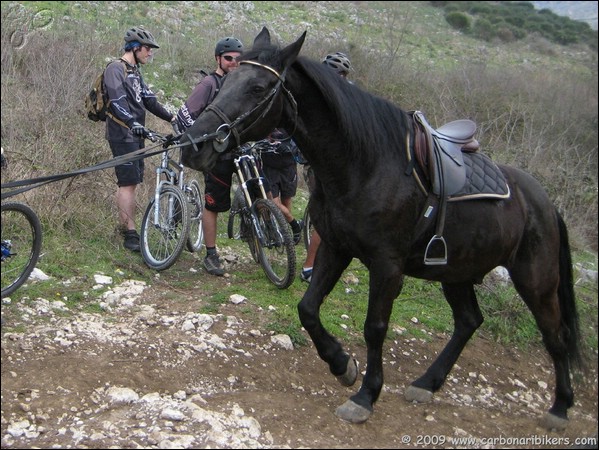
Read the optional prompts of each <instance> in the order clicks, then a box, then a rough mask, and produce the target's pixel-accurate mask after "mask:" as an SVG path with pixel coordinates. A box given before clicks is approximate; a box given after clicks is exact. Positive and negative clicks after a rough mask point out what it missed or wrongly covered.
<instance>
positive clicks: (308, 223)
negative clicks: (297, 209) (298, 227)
mask: <svg viewBox="0 0 599 450" xmlns="http://www.w3.org/2000/svg"><path fill="white" fill-rule="evenodd" d="M313 230H314V225H312V220H311V219H310V201H308V204H307V205H306V210H305V211H304V228H302V235H303V238H304V245H305V247H306V251H308V248H309V247H310V241H311V239H312V231H313Z"/></svg>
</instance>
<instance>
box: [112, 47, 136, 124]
mask: <svg viewBox="0 0 599 450" xmlns="http://www.w3.org/2000/svg"><path fill="white" fill-rule="evenodd" d="M113 62H120V63H122V66H123V72H124V73H125V78H127V73H133V70H132V69H131V70H128V69H127V62H126V61H125V60H123V58H119V59H114V60H112V61H110V62H109V63H108V64H106V67H108V66H109V65H110V64H112V63H113ZM110 103H112V100H110V99H108V103H107V104H106V108H107V110H106V116H107V117H110V118H111V119H112V120H114V121H115V122H116V123H118V124H119V125H120V126H122V127H125V128H127V129H129V127H128V126H127V124H126V123H125V122H123V121H122V120H121V119H118V118H117V117H116V116H115V115H114V114H112V113H111V112H110Z"/></svg>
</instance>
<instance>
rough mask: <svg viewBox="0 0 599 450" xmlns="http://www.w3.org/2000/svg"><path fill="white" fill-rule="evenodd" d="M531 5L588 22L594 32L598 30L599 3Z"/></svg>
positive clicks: (554, 2) (557, 2)
mask: <svg viewBox="0 0 599 450" xmlns="http://www.w3.org/2000/svg"><path fill="white" fill-rule="evenodd" d="M531 3H532V4H533V5H534V6H535V8H536V9H549V10H551V11H553V12H554V13H555V14H558V15H560V16H566V17H569V18H570V19H572V20H579V21H581V22H586V23H588V24H589V25H590V26H591V28H592V29H593V30H596V29H597V2H594V1H592V2H585V1H583V2H576V1H570V2H562V1H539V2H531Z"/></svg>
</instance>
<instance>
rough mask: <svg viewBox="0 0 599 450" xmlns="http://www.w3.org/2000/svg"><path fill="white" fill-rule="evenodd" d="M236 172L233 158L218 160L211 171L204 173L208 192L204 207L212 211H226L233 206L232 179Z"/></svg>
mask: <svg viewBox="0 0 599 450" xmlns="http://www.w3.org/2000/svg"><path fill="white" fill-rule="evenodd" d="M233 173H235V164H234V163H233V160H232V159H228V160H217V161H216V165H215V166H214V168H213V169H212V170H211V171H210V173H206V174H204V180H205V185H206V187H205V189H206V193H205V196H204V200H205V201H204V207H205V208H206V209H207V210H208V211H212V212H225V211H228V210H229V208H231V181H232V178H233Z"/></svg>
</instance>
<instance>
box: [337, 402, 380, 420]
mask: <svg viewBox="0 0 599 450" xmlns="http://www.w3.org/2000/svg"><path fill="white" fill-rule="evenodd" d="M335 415H336V416H337V417H339V418H340V419H343V420H346V421H348V422H351V423H364V422H366V421H367V420H368V418H369V417H370V416H371V415H372V411H369V410H368V409H366V408H364V407H363V406H360V405H358V404H357V403H354V402H352V401H351V400H348V401H346V402H345V403H344V404H343V405H341V406H340V407H339V408H337V410H336V411H335Z"/></svg>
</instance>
